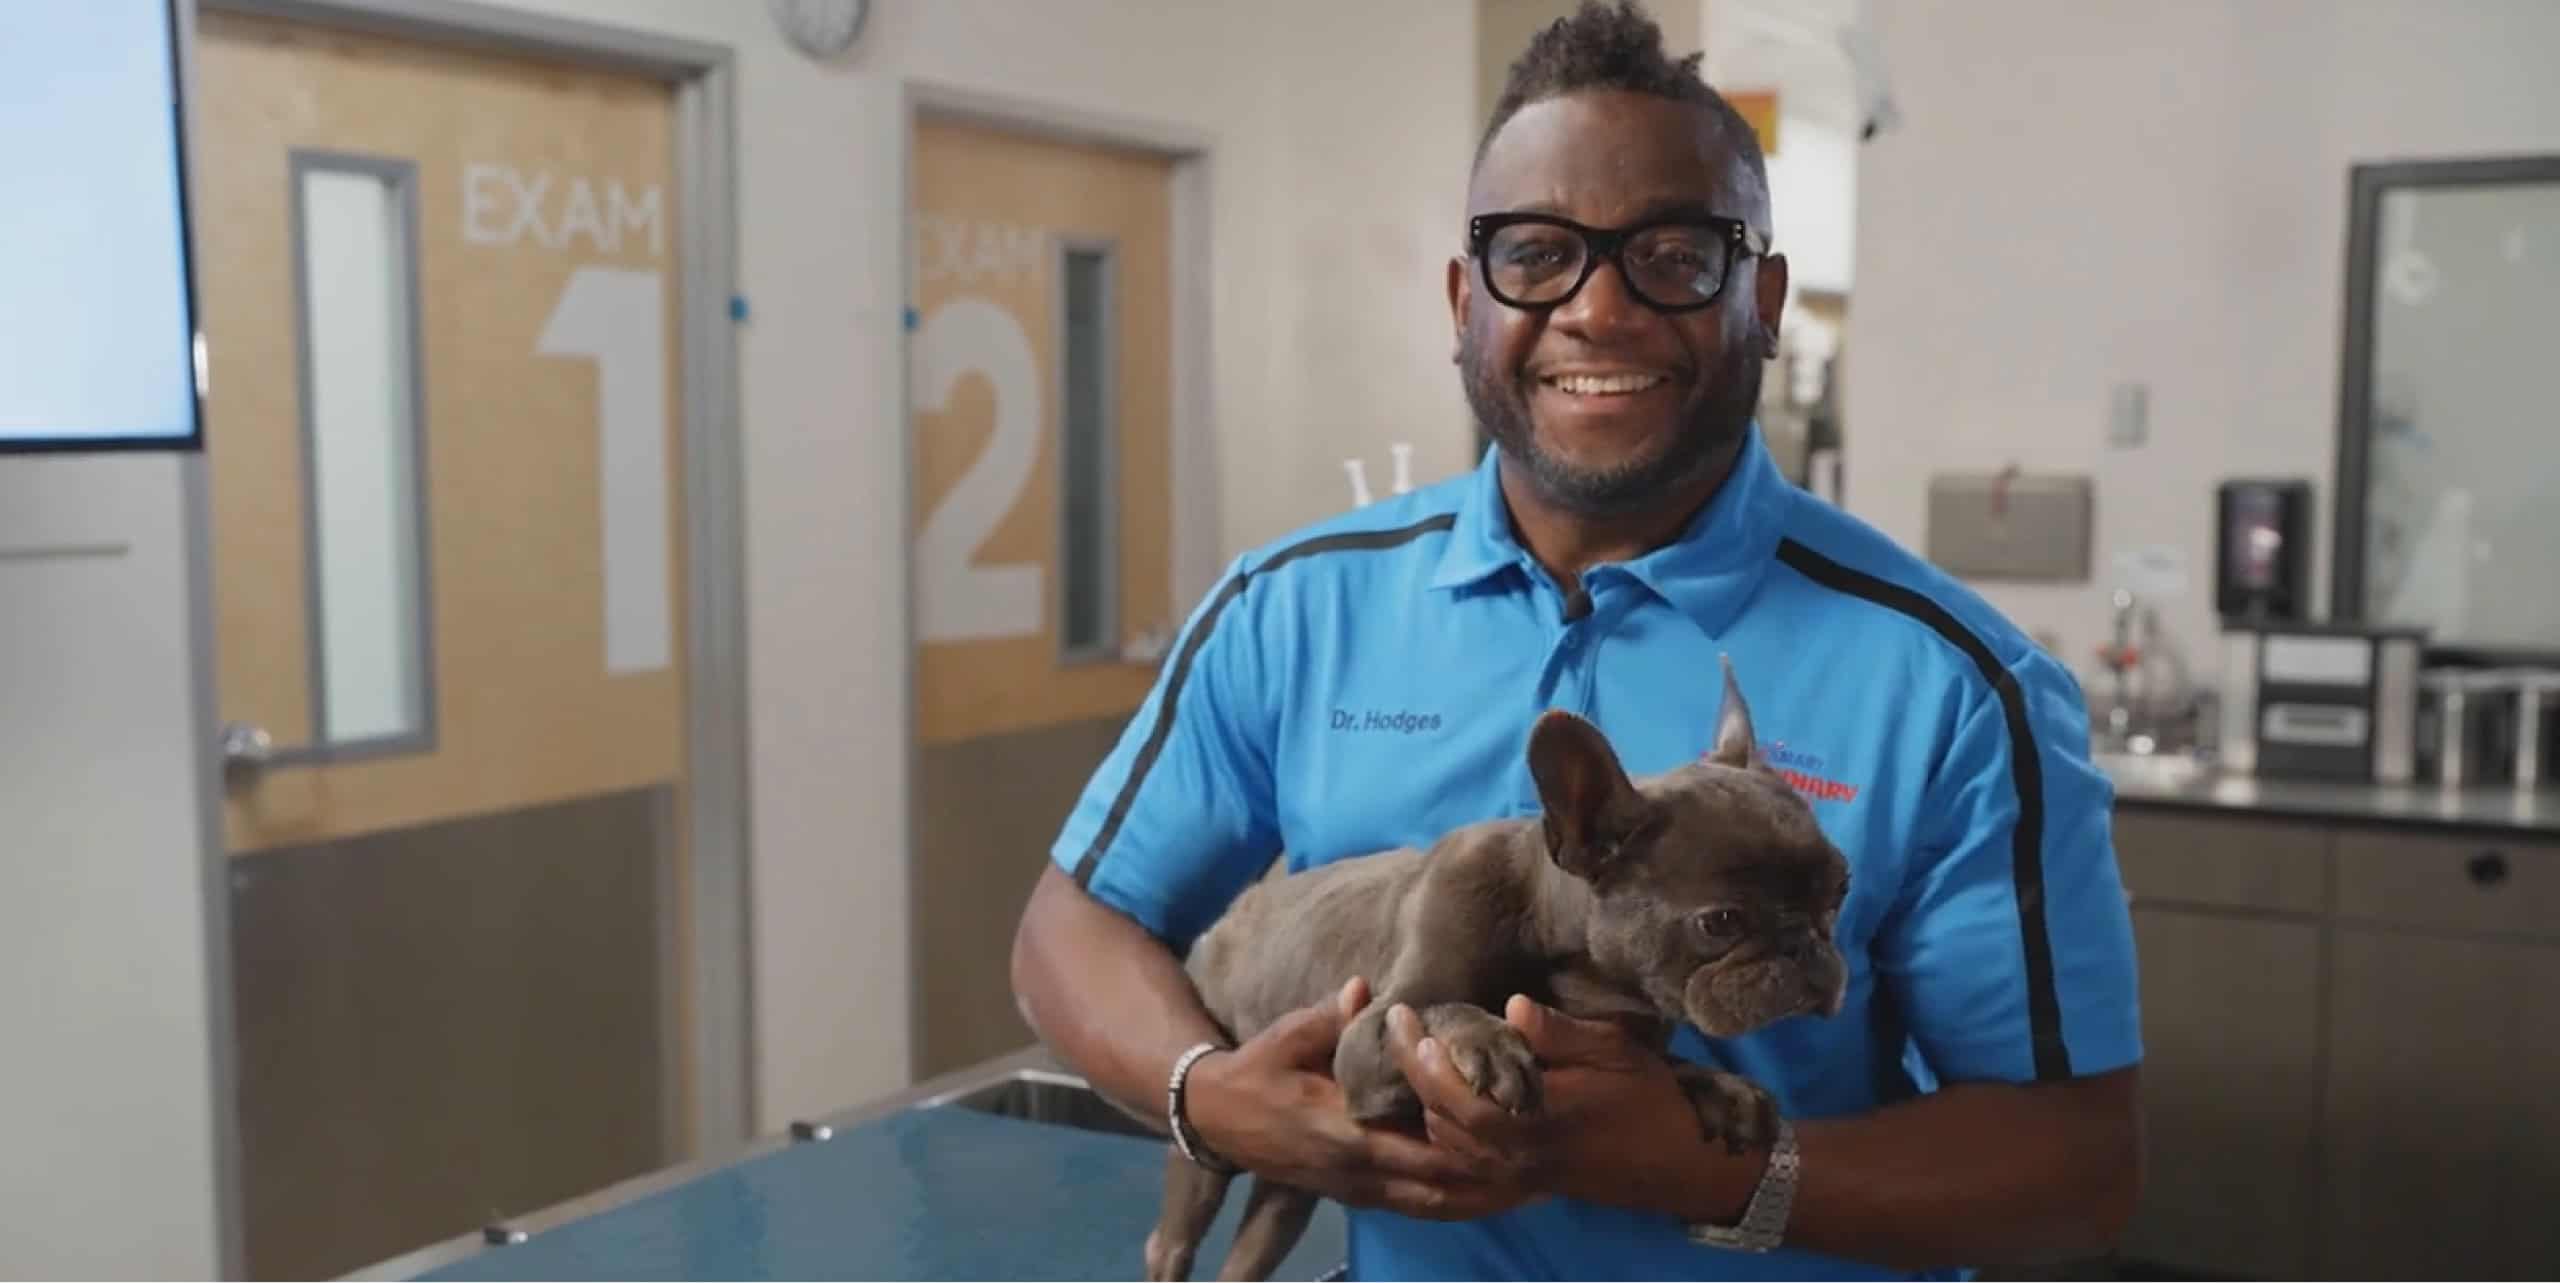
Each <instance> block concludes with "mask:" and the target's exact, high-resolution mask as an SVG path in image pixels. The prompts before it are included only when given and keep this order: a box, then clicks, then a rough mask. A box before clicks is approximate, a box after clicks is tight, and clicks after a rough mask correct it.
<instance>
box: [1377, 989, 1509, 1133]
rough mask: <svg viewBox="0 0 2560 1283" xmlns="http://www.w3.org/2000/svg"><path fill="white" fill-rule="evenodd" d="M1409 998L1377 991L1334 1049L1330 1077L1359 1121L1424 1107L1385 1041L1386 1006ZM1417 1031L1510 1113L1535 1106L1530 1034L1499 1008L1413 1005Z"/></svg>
mask: <svg viewBox="0 0 2560 1283" xmlns="http://www.w3.org/2000/svg"><path fill="white" fill-rule="evenodd" d="M1398 1002H1405V1003H1406V1004H1407V1005H1414V1004H1413V1003H1412V1002H1411V1000H1409V999H1402V998H1396V997H1391V996H1382V997H1380V998H1379V999H1378V1000H1377V1001H1375V1002H1372V1003H1371V1004H1369V1007H1368V1009H1367V1010H1365V1011H1363V1012H1361V1013H1360V1014H1359V1016H1358V1017H1357V1018H1355V1019H1353V1020H1352V1022H1351V1025H1350V1027H1349V1028H1347V1029H1345V1030H1343V1031H1342V1041H1341V1043H1340V1044H1339V1045H1338V1046H1337V1047H1335V1049H1334V1058H1333V1077H1334V1081H1335V1082H1338V1083H1340V1084H1341V1085H1342V1091H1343V1095H1344V1096H1345V1097H1347V1098H1348V1099H1349V1101H1350V1107H1351V1116H1352V1117H1354V1118H1357V1119H1359V1120H1360V1121H1362V1122H1379V1121H1385V1120H1411V1119H1415V1118H1419V1117H1420V1116H1421V1114H1422V1102H1421V1099H1420V1098H1419V1097H1418V1096H1416V1095H1415V1094H1414V1090H1413V1085H1412V1084H1411V1083H1408V1082H1406V1081H1405V1077H1404V1073H1403V1071H1402V1070H1400V1069H1398V1068H1397V1067H1396V1060H1395V1052H1394V1050H1393V1049H1392V1048H1390V1047H1389V1046H1388V1044H1387V1037H1388V1033H1387V1019H1386V1017H1387V1012H1388V1010H1389V1009H1391V1008H1393V1007H1394V1006H1395V1005H1396V1004H1397V1003H1398ZM1416 1014H1418V1015H1420V1016H1421V1017H1422V1032H1423V1033H1424V1034H1425V1035H1427V1036H1428V1037H1431V1038H1433V1039H1435V1040H1437V1041H1438V1042H1439V1044H1440V1045H1441V1046H1442V1047H1443V1048H1446V1049H1447V1051H1448V1054H1449V1063H1450V1064H1451V1065H1452V1066H1454V1067H1455V1068H1456V1069H1457V1071H1458V1076H1459V1077H1461V1078H1464V1079H1465V1080H1466V1081H1467V1085H1468V1086H1470V1087H1473V1088H1475V1089H1476V1091H1477V1093H1478V1094H1480V1095H1483V1096H1485V1097H1486V1098H1488V1099H1490V1100H1492V1101H1493V1102H1494V1103H1495V1104H1498V1105H1500V1106H1502V1107H1503V1108H1505V1109H1508V1110H1510V1111H1512V1112H1513V1113H1521V1112H1525V1111H1527V1110H1532V1109H1536V1108H1537V1107H1538V1101H1539V1098H1540V1090H1539V1079H1538V1059H1537V1057H1536V1056H1535V1055H1534V1054H1532V1053H1531V1052H1530V1050H1529V1040H1528V1039H1527V1038H1525V1037H1523V1036H1522V1035H1521V1033H1520V1031H1519V1030H1518V1029H1515V1028H1513V1027H1512V1026H1511V1025H1509V1024H1507V1023H1505V1022H1504V1021H1503V1019H1502V1018H1501V1017H1500V1016H1497V1015H1495V1014H1493V1013H1492V1012H1490V1011H1487V1010H1485V1009H1484V1008H1482V1007H1479V1006H1476V1005H1475V1004H1474V1003H1468V1002H1441V1003H1431V1004H1428V1005H1420V1006H1416Z"/></svg>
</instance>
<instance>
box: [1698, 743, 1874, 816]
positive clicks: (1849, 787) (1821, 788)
mask: <svg viewBox="0 0 2560 1283" xmlns="http://www.w3.org/2000/svg"><path fill="white" fill-rule="evenodd" d="M1708 751H1709V752H1713V751H1714V750H1713V749H1710V750H1708ZM1699 756H1700V757H1704V756H1706V754H1705V753H1701V754H1699ZM1760 756H1761V757H1763V758H1765V759H1767V761H1768V763H1769V769H1771V770H1773V771H1776V772H1777V773H1778V775H1779V777H1780V778H1782V779H1784V780H1786V782H1787V783H1789V784H1791V785H1793V786H1795V790H1796V792H1798V793H1802V794H1804V795H1805V797H1806V798H1807V799H1808V800H1811V801H1815V802H1855V801H1857V800H1858V786H1857V785H1855V784H1851V783H1848V782H1847V781H1844V780H1835V779H1830V778H1828V777H1826V776H1824V775H1822V774H1821V771H1822V758H1821V757H1820V756H1819V755H1818V754H1813V753H1807V752H1805V751H1804V750H1802V749H1791V748H1788V747H1787V742H1786V741H1785V740H1768V741H1763V742H1762V743H1761V745H1760Z"/></svg>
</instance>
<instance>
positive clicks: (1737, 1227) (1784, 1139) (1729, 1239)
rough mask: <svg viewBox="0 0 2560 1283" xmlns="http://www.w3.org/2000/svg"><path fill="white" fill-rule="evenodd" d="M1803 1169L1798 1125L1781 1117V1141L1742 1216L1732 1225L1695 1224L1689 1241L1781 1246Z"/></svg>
mask: <svg viewBox="0 0 2560 1283" xmlns="http://www.w3.org/2000/svg"><path fill="white" fill-rule="evenodd" d="M1802 1169H1803V1160H1802V1158H1801V1157H1800V1156H1799V1155H1798V1154H1797V1152H1796V1129H1795V1125H1794V1124H1792V1123H1790V1122H1788V1121H1787V1120H1786V1119H1784V1118H1781V1119H1779V1120H1778V1141H1777V1144H1775V1145H1772V1146H1770V1148H1769V1165H1768V1167H1767V1168H1766V1169H1764V1170H1763V1171H1762V1172H1761V1173H1760V1184H1759V1186H1758V1187H1757V1188H1754V1189H1753V1190H1752V1191H1751V1202H1750V1203H1749V1204H1748V1205H1746V1206H1745V1207H1744V1208H1743V1209H1742V1219H1741V1220H1739V1221H1737V1222H1735V1223H1733V1224H1731V1225H1717V1224H1713V1223H1711V1222H1702V1223H1699V1224H1695V1225H1691V1226H1690V1227H1689V1241H1690V1242H1692V1243H1698V1244H1701V1245H1703V1246H1706V1247H1722V1248H1731V1249H1733V1250H1736V1251H1742V1252H1766V1251H1768V1250H1770V1249H1771V1248H1774V1247H1776V1246H1778V1244H1779V1242H1780V1241H1782V1240H1783V1239H1784V1238H1785V1237H1786V1231H1787V1213H1788V1212H1789V1211H1790V1210H1792V1209H1793V1208H1794V1206H1795V1201H1796V1175H1797V1173H1798V1172H1799V1171H1801V1170H1802Z"/></svg>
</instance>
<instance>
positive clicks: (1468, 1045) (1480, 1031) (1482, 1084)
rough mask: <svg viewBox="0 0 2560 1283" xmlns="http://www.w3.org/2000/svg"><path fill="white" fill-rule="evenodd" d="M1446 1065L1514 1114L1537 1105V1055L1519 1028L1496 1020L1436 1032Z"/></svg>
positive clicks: (1479, 1092) (1524, 1111) (1482, 1093)
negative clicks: (1445, 1052)
mask: <svg viewBox="0 0 2560 1283" xmlns="http://www.w3.org/2000/svg"><path fill="white" fill-rule="evenodd" d="M1435 1036H1436V1037H1438V1038H1439V1040H1440V1045H1441V1046H1443V1047H1445V1048H1447V1049H1448V1052H1449V1064H1450V1065H1451V1067H1453V1068H1455V1069H1456V1070H1457V1071H1458V1076H1459V1077H1460V1078H1464V1079H1466V1080H1467V1085H1468V1086H1470V1087H1473V1088H1475V1089H1476V1094H1477V1095H1479V1096H1482V1097H1484V1098H1485V1099H1487V1100H1490V1101H1492V1102H1493V1103H1495V1104H1497V1105H1500V1106H1502V1107H1503V1108H1504V1109H1507V1110H1510V1111H1511V1112H1512V1113H1515V1114H1523V1113H1527V1112H1529V1111H1531V1110H1534V1109H1536V1108H1537V1107H1538V1102H1539V1098H1540V1095H1541V1091H1540V1088H1541V1082H1540V1079H1539V1075H1538V1057H1537V1056H1536V1054H1535V1053H1533V1052H1531V1051H1530V1050H1529V1040H1528V1039H1527V1038H1526V1037H1523V1036H1522V1035H1521V1033H1520V1031H1519V1030H1518V1029H1516V1028H1513V1027H1512V1026H1510V1025H1507V1024H1504V1023H1503V1022H1501V1021H1499V1020H1477V1021H1470V1022H1468V1023H1467V1024H1465V1025H1464V1026H1461V1027H1459V1028H1455V1029H1449V1030H1446V1031H1444V1032H1439V1033H1437V1034H1436V1035H1435Z"/></svg>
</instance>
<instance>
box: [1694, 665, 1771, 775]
mask: <svg viewBox="0 0 2560 1283" xmlns="http://www.w3.org/2000/svg"><path fill="white" fill-rule="evenodd" d="M1717 662H1719V663H1721V664H1723V665H1724V707H1723V708H1721V709H1719V710H1717V712H1716V746H1715V747H1714V748H1711V749H1709V750H1707V760H1708V761H1710V762H1714V763H1717V764H1719V765H1722V766H1731V767H1736V768H1739V769H1742V770H1749V769H1751V768H1753V767H1756V766H1759V765H1761V759H1760V737H1759V735H1758V734H1756V733H1755V732H1753V731H1752V729H1751V706H1750V705H1748V704H1745V703H1744V702H1742V683H1741V682H1740V681H1738V680H1736V679H1735V677H1734V675H1733V656H1731V655H1720V656H1717Z"/></svg>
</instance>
